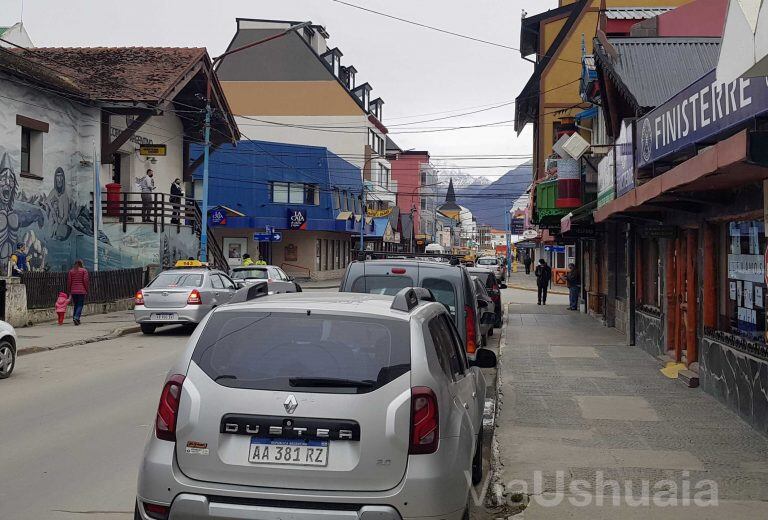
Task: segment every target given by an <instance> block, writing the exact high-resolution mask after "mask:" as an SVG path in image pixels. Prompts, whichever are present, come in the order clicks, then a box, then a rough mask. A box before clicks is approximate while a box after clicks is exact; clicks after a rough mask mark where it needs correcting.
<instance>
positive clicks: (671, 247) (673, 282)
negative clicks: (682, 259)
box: [664, 238, 677, 351]
mask: <svg viewBox="0 0 768 520" xmlns="http://www.w3.org/2000/svg"><path fill="white" fill-rule="evenodd" d="M676 248H677V241H676V240H675V239H673V238H670V239H668V240H667V262H666V264H667V265H666V283H665V284H664V285H665V291H666V296H667V348H666V350H667V351H670V350H674V348H675V315H676V313H675V309H676V308H677V270H676V265H675V250H676Z"/></svg>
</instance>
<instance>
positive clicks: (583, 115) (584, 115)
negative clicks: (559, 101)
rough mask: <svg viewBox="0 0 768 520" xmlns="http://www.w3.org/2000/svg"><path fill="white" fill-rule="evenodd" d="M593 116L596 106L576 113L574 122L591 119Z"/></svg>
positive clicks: (595, 114) (595, 115) (594, 115)
mask: <svg viewBox="0 0 768 520" xmlns="http://www.w3.org/2000/svg"><path fill="white" fill-rule="evenodd" d="M595 117H597V107H592V108H588V109H586V110H582V111H581V112H579V113H578V114H576V122H577V123H578V122H580V121H582V120H584V119H593V118H595Z"/></svg>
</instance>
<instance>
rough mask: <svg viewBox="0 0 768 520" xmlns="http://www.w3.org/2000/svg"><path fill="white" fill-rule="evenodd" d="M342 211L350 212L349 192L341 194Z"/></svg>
mask: <svg viewBox="0 0 768 520" xmlns="http://www.w3.org/2000/svg"><path fill="white" fill-rule="evenodd" d="M340 207H341V211H350V210H349V206H348V204H347V192H346V191H342V192H341V206H340Z"/></svg>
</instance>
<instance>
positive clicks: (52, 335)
mask: <svg viewBox="0 0 768 520" xmlns="http://www.w3.org/2000/svg"><path fill="white" fill-rule="evenodd" d="M138 331H139V326H138V325H136V322H135V321H134V320H133V311H120V312H111V313H108V314H92V315H90V316H83V321H82V324H81V325H80V326H77V327H76V326H75V325H73V324H72V321H71V320H67V321H65V322H64V325H59V324H58V323H57V322H49V323H40V324H38V325H34V326H32V327H20V328H17V329H16V334H17V335H18V337H19V345H18V346H19V352H18V353H19V355H25V354H32V353H34V352H42V351H45V350H54V349H58V348H65V347H71V346H75V345H83V344H85V343H94V342H96V341H105V340H108V339H114V338H116V337H119V336H122V335H124V334H130V333H133V332H138Z"/></svg>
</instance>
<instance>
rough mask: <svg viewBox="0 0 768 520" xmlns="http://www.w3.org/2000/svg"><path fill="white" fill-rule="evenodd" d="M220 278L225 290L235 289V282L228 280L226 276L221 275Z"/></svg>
mask: <svg viewBox="0 0 768 520" xmlns="http://www.w3.org/2000/svg"><path fill="white" fill-rule="evenodd" d="M220 276H221V281H222V283H223V284H224V288H225V289H236V287H235V282H233V281H232V280H230V279H229V277H227V276H225V275H223V274H222V275H220Z"/></svg>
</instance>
